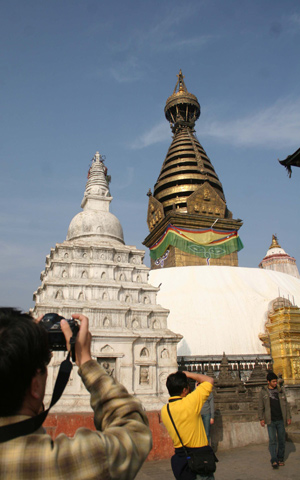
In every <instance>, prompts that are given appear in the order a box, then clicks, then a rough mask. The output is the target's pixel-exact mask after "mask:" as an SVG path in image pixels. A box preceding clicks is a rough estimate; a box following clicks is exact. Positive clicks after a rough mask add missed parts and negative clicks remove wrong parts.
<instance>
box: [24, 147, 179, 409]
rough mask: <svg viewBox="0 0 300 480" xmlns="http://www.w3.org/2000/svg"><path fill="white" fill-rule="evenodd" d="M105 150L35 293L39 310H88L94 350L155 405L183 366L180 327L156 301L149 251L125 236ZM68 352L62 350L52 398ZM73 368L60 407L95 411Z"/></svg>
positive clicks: (135, 391)
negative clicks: (175, 328)
mask: <svg viewBox="0 0 300 480" xmlns="http://www.w3.org/2000/svg"><path fill="white" fill-rule="evenodd" d="M106 170H107V169H106V167H105V166H104V163H103V158H102V157H101V155H100V154H99V152H97V153H96V155H95V156H94V158H93V160H92V165H91V168H90V171H89V175H88V181H87V184H86V189H85V193H84V197H83V201H82V204H81V206H82V208H83V211H82V212H80V213H78V214H77V215H76V216H75V217H74V218H73V220H72V221H71V223H70V226H69V229H68V234H67V239H66V241H64V242H63V243H60V244H56V246H55V248H52V249H51V252H50V255H48V256H47V257H46V267H45V270H44V271H43V272H42V273H41V281H42V283H41V286H40V287H39V288H38V289H37V291H36V292H35V293H34V297H33V298H34V300H35V307H34V310H33V314H34V316H35V317H38V316H39V315H42V314H45V313H47V312H56V313H59V314H60V315H62V316H64V317H65V318H70V317H71V315H72V313H82V314H84V315H86V316H87V317H88V318H89V320H90V327H91V332H92V335H93V339H92V355H93V358H95V359H96V360H97V361H98V362H99V363H100V364H101V365H102V366H104V368H106V370H107V371H108V373H109V374H111V375H113V376H114V377H115V378H116V379H117V380H119V381H121V382H122V383H123V384H124V385H125V386H126V388H127V389H128V391H129V392H130V393H133V394H135V395H136V396H138V397H139V398H140V399H141V400H142V401H143V404H144V406H145V407H146V408H147V409H148V410H155V409H158V408H160V407H161V406H162V404H163V403H164V402H165V400H166V398H167V397H166V394H167V392H166V387H165V383H166V378H167V376H168V374H169V373H171V372H173V371H174V370H176V369H177V362H176V346H177V343H178V341H179V340H180V339H181V337H180V335H176V334H174V333H172V332H171V331H170V330H169V329H168V327H167V316H168V310H166V309H165V308H162V307H161V306H160V305H157V303H156V295H157V292H158V290H159V289H158V288H157V287H153V286H152V285H151V284H149V283H148V271H149V268H148V267H146V266H145V265H144V263H143V258H144V253H145V252H144V251H142V250H138V249H137V248H136V247H134V246H128V245H125V243H124V237H123V230H122V226H121V224H120V222H119V220H118V219H117V218H116V217H115V216H114V215H113V214H111V213H110V211H109V205H110V202H111V201H112V197H111V195H110V192H109V187H108V183H107V180H106ZM64 356H65V354H64V353H63V352H58V353H55V355H54V357H53V360H52V362H51V365H50V368H49V374H48V382H47V392H46V393H47V398H48V399H49V398H50V394H51V393H52V391H53V386H54V380H55V378H56V375H57V370H58V367H59V364H60V362H61V360H62V359H63V358H64ZM75 373H76V368H75V369H73V372H72V377H71V379H70V381H69V384H68V386H67V387H66V390H65V392H64V394H63V396H62V398H61V399H60V401H59V403H58V404H57V406H55V410H56V411H61V412H69V411H72V412H74V411H81V412H82V411H87V410H89V409H90V406H89V395H88V394H87V392H86V390H85V388H84V387H83V386H82V384H81V381H80V378H79V377H78V375H76V374H75Z"/></svg>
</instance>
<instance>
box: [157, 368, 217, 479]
mask: <svg viewBox="0 0 300 480" xmlns="http://www.w3.org/2000/svg"><path fill="white" fill-rule="evenodd" d="M188 378H190V379H192V380H194V381H195V382H196V383H199V386H198V387H196V388H195V390H194V391H193V392H190V387H189V383H188ZM213 383H214V379H213V378H211V377H208V376H207V375H201V374H199V373H194V372H188V371H184V372H180V371H178V372H176V373H172V374H171V375H169V376H168V378H167V389H168V392H169V394H170V398H169V408H170V412H171V414H172V417H173V420H174V423H175V425H176V428H177V430H178V432H179V434H180V437H181V439H182V442H183V444H184V446H185V447H186V448H187V450H188V452H191V451H193V450H195V449H199V448H201V447H207V446H208V441H207V437H206V433H205V429H204V425H203V421H202V418H201V414H200V412H201V409H202V407H203V405H204V403H205V401H206V400H207V398H208V396H209V395H210V393H211V391H212V388H213ZM161 418H162V421H163V423H164V425H165V427H166V429H167V430H168V433H169V435H170V437H171V438H172V440H173V444H174V447H175V455H174V456H173V457H172V460H171V463H172V469H173V473H174V475H175V478H177V479H181V480H184V479H196V478H197V479H202V480H212V479H214V475H213V474H209V475H202V474H197V475H196V474H194V473H193V472H191V471H189V468H188V466H187V458H186V456H185V453H184V451H183V447H182V443H181V442H180V440H179V438H178V435H177V433H176V431H175V429H174V426H173V424H172V421H171V419H170V416H169V414H168V410H167V405H164V406H163V408H162V410H161ZM208 448H209V449H210V447H208Z"/></svg>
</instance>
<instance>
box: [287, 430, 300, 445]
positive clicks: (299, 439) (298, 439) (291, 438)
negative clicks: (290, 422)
mask: <svg viewBox="0 0 300 480" xmlns="http://www.w3.org/2000/svg"><path fill="white" fill-rule="evenodd" d="M287 441H288V442H293V443H300V429H299V430H294V431H291V432H290V431H288V432H287Z"/></svg>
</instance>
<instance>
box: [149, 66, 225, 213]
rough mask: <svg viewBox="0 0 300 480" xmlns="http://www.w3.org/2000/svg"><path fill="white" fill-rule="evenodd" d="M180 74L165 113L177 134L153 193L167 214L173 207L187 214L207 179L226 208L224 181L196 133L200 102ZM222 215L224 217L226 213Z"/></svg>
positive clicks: (180, 73)
mask: <svg viewBox="0 0 300 480" xmlns="http://www.w3.org/2000/svg"><path fill="white" fill-rule="evenodd" d="M177 77H178V80H177V83H176V85H175V88H174V92H173V94H172V95H171V96H170V97H169V98H168V99H167V102H166V106H165V116H166V119H167V120H168V121H169V122H170V126H171V129H172V132H173V133H174V137H173V141H172V143H171V145H170V148H169V150H168V153H167V156H166V158H165V160H164V163H163V166H162V168H161V171H160V174H159V177H158V179H157V182H156V184H155V186H154V192H153V196H154V197H155V199H156V200H158V201H159V202H160V203H161V204H162V206H163V209H164V214H165V215H166V213H167V212H168V211H170V210H172V209H175V210H176V211H178V212H182V213H187V212H188V208H187V200H188V198H189V197H190V196H191V195H192V194H193V193H194V192H195V191H196V190H198V189H199V187H201V185H203V184H204V183H205V182H208V184H209V186H210V187H212V188H213V190H214V192H215V193H216V194H217V195H218V197H219V198H220V199H221V200H222V202H223V203H224V208H225V207H226V203H225V196H224V192H223V187H222V184H221V182H220V180H219V178H218V176H217V174H216V172H215V170H214V167H213V166H212V164H211V162H210V159H209V158H208V156H207V154H206V152H205V151H204V149H203V147H202V145H201V144H200V142H199V140H198V139H197V137H196V136H195V131H194V126H195V122H196V120H197V119H198V118H199V116H200V105H199V102H198V100H197V97H196V96H195V95H193V94H191V93H189V92H188V90H187V88H186V85H185V82H184V76H183V74H182V71H181V70H180V72H179V74H178V75H177ZM221 216H223V218H224V215H221ZM225 216H226V215H225Z"/></svg>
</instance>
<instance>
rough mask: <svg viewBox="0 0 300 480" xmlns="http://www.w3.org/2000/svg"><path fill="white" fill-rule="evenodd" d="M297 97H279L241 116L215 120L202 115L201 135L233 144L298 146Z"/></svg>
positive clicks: (299, 117) (299, 107) (299, 113)
mask: <svg viewBox="0 0 300 480" xmlns="http://www.w3.org/2000/svg"><path fill="white" fill-rule="evenodd" d="M299 131H300V99H292V98H286V99H280V100H278V101H277V102H276V103H275V104H274V105H272V106H270V107H267V108H265V109H261V110H260V111H258V112H256V113H252V114H250V115H249V116H246V117H243V118H237V119H234V120H229V121H227V120H226V121H218V120H214V119H209V118H206V120H204V121H203V123H202V127H201V137H204V136H209V137H213V138H216V139H218V140H220V141H223V142H226V143H230V144H232V145H234V146H260V147H261V146H263V147H270V146H275V147H278V146H279V147H284V146H288V147H291V146H299Z"/></svg>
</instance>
